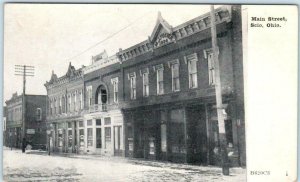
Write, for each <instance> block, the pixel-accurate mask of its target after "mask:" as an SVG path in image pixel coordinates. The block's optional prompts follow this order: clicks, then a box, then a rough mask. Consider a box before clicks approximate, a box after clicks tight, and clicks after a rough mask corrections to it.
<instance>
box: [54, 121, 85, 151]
mask: <svg viewBox="0 0 300 182" xmlns="http://www.w3.org/2000/svg"><path fill="white" fill-rule="evenodd" d="M50 131H51V134H50V137H49V140H50V146H51V148H52V151H54V152H65V153H83V151H84V140H83V137H84V128H83V120H82V119H74V120H70V121H60V122H56V123H52V124H51V127H50Z"/></svg>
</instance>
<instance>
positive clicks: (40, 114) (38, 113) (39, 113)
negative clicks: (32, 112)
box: [36, 108, 42, 121]
mask: <svg viewBox="0 0 300 182" xmlns="http://www.w3.org/2000/svg"><path fill="white" fill-rule="evenodd" d="M36 120H37V121H41V120H42V109H41V108H37V109H36Z"/></svg>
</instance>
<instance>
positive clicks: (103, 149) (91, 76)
mask: <svg viewBox="0 0 300 182" xmlns="http://www.w3.org/2000/svg"><path fill="white" fill-rule="evenodd" d="M92 59H93V60H92V64H91V65H90V66H87V67H85V68H84V86H85V91H86V92H85V93H86V94H85V111H86V112H85V114H84V126H83V128H82V132H84V133H86V135H85V138H84V139H85V140H86V142H85V143H86V145H85V147H86V150H85V152H86V153H88V154H102V155H110V156H112V155H116V156H124V151H125V150H124V138H123V133H124V131H123V130H124V127H123V115H122V113H121V110H120V108H119V102H120V99H121V100H122V92H121V90H120V88H121V83H120V81H119V80H120V79H121V78H120V76H121V72H120V62H119V59H118V57H117V56H116V55H114V56H111V57H108V56H107V54H106V52H105V51H104V52H103V53H100V54H99V55H96V56H94V57H93V58H92Z"/></svg>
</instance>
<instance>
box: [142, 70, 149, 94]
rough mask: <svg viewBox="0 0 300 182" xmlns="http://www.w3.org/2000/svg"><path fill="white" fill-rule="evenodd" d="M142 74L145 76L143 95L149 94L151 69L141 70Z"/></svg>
mask: <svg viewBox="0 0 300 182" xmlns="http://www.w3.org/2000/svg"><path fill="white" fill-rule="evenodd" d="M140 74H141V76H142V78H143V96H144V97H148V96H149V69H148V68H146V69H142V70H140Z"/></svg>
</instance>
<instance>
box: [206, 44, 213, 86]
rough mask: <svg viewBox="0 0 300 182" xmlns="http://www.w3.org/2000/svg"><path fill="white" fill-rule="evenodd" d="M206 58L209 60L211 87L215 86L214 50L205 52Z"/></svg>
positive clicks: (209, 81)
mask: <svg viewBox="0 0 300 182" xmlns="http://www.w3.org/2000/svg"><path fill="white" fill-rule="evenodd" d="M204 58H205V59H207V65H208V83H209V85H214V84H215V64H214V57H213V52H212V49H206V50H204Z"/></svg>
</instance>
